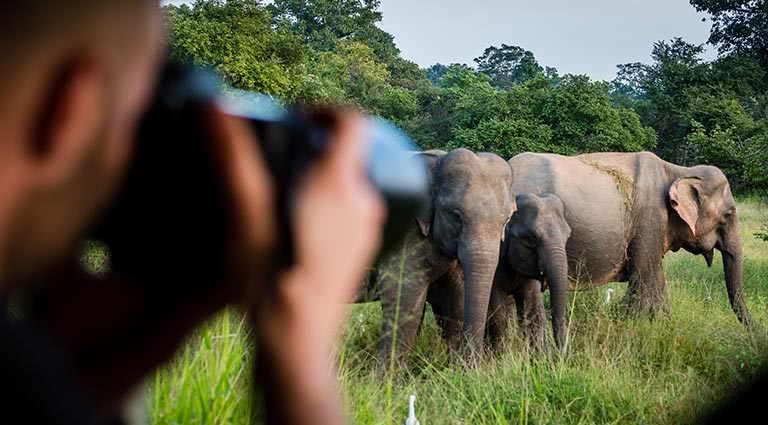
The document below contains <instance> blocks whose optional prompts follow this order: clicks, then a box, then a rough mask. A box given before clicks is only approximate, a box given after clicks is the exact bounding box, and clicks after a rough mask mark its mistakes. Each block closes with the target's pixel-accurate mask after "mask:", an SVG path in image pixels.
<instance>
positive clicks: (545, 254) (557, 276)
mask: <svg viewBox="0 0 768 425" xmlns="http://www.w3.org/2000/svg"><path fill="white" fill-rule="evenodd" d="M538 256H539V259H540V260H539V263H540V264H539V270H541V271H542V272H543V273H544V275H545V277H546V279H547V282H548V283H549V297H550V304H551V307H552V331H553V334H554V337H555V344H557V348H558V349H559V350H560V351H562V350H564V349H565V346H566V339H567V335H568V333H567V329H568V322H567V321H568V312H567V307H568V295H567V291H568V259H567V256H566V253H565V244H564V243H561V244H558V243H553V244H548V245H546V246H542V247H541V248H539V252H538Z"/></svg>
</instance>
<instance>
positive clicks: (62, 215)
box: [0, 0, 163, 291]
mask: <svg viewBox="0 0 768 425" xmlns="http://www.w3.org/2000/svg"><path fill="white" fill-rule="evenodd" d="M160 21H161V19H160V14H159V10H158V1H157V0H73V1H61V0H3V1H2V2H0V52H3V58H2V61H0V93H2V96H0V188H1V189H0V291H2V289H3V287H4V286H5V285H7V283H8V281H9V280H13V279H19V278H22V277H24V276H27V275H28V274H29V273H32V272H35V271H38V270H40V269H41V268H43V267H45V266H46V265H48V264H50V262H52V261H54V260H55V259H57V258H59V257H61V256H62V255H64V254H65V253H66V251H67V249H68V248H70V247H72V246H73V244H74V242H76V239H77V237H78V235H79V234H80V233H81V232H82V231H83V230H84V228H85V226H87V225H88V224H89V223H90V222H91V221H92V220H93V219H94V216H95V215H96V213H97V212H99V211H100V210H101V209H102V208H103V207H104V205H105V203H106V202H107V201H108V200H109V198H110V195H111V194H112V192H113V191H114V190H115V187H116V185H117V183H118V182H119V179H120V177H121V176H122V175H123V173H124V171H125V168H126V167H127V162H128V159H129V158H130V154H131V152H132V147H133V135H134V130H135V127H136V124H137V121H138V119H139V117H140V113H141V112H142V110H143V109H144V106H145V104H146V102H147V100H148V95H149V94H150V93H149V91H150V90H151V88H152V86H153V83H154V79H155V76H156V70H157V68H158V64H159V60H160V57H161V51H162V47H161V45H162V38H163V37H162V35H161V32H162V29H161V22H160Z"/></svg>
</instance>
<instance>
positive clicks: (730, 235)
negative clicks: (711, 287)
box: [719, 216, 752, 326]
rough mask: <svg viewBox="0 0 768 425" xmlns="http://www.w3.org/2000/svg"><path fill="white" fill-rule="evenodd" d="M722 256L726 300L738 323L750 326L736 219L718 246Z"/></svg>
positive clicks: (739, 234)
mask: <svg viewBox="0 0 768 425" xmlns="http://www.w3.org/2000/svg"><path fill="white" fill-rule="evenodd" d="M719 248H720V252H721V254H722V255H723V271H724V272H725V287H726V289H727V290H728V300H729V301H730V302H731V308H733V311H734V312H735V313H736V317H738V318H739V321H740V322H741V323H743V324H745V325H747V326H751V325H752V318H751V317H750V315H749V310H747V304H746V303H745V302H744V287H743V275H742V267H743V264H742V263H743V261H744V258H743V254H742V245H741V233H740V231H739V222H738V218H737V217H736V216H734V224H733V225H732V226H731V228H730V229H729V230H728V232H727V233H726V234H725V235H724V237H722V238H721V240H720V244H719Z"/></svg>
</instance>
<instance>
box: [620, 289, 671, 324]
mask: <svg viewBox="0 0 768 425" xmlns="http://www.w3.org/2000/svg"><path fill="white" fill-rule="evenodd" d="M624 302H625V304H626V305H627V311H628V313H629V315H630V316H632V317H645V318H650V319H653V318H655V317H657V316H667V315H669V314H670V311H671V308H670V304H669V298H668V297H667V294H666V293H665V292H660V291H632V290H630V291H629V292H628V293H627V295H626V296H625V299H624Z"/></svg>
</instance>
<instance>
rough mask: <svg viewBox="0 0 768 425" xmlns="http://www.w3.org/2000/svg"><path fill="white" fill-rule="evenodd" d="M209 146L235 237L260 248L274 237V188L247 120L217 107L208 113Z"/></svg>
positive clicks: (245, 247) (250, 245)
mask: <svg viewBox="0 0 768 425" xmlns="http://www.w3.org/2000/svg"><path fill="white" fill-rule="evenodd" d="M208 118H209V121H208V125H209V132H210V133H211V134H210V136H211V137H210V142H211V150H212V153H213V155H214V157H215V159H216V160H217V162H218V164H219V169H220V173H221V175H222V178H223V180H224V181H223V183H224V188H225V190H227V191H228V193H229V195H230V199H231V202H232V204H233V205H232V207H233V208H232V210H233V212H234V214H235V217H233V219H234V220H235V222H236V230H235V231H236V232H238V234H237V235H235V237H238V238H243V239H244V240H242V243H244V244H245V245H247V246H243V247H240V248H241V249H255V250H257V251H260V250H262V249H265V248H266V247H267V246H269V245H270V244H271V243H272V241H273V239H274V236H275V235H274V234H273V233H274V226H272V218H273V217H274V210H273V209H274V205H273V200H274V195H273V194H274V191H273V183H272V177H271V175H270V174H269V171H268V169H267V166H266V164H265V162H264V158H263V156H262V155H261V152H260V151H259V149H258V146H257V144H256V138H255V134H254V132H253V130H252V129H251V128H250V126H249V124H248V122H247V121H245V120H243V119H240V118H235V117H231V116H228V115H226V114H223V113H221V112H220V111H218V110H216V109H213V108H212V109H211V111H210V113H209V115H208Z"/></svg>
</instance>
